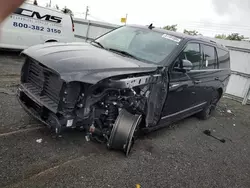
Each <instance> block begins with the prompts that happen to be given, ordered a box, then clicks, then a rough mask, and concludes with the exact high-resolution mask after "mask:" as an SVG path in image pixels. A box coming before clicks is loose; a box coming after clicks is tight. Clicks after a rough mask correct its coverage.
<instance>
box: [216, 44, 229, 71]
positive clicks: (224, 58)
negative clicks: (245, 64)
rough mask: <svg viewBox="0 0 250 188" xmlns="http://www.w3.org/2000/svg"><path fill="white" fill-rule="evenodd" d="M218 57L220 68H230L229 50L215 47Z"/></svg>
mask: <svg viewBox="0 0 250 188" xmlns="http://www.w3.org/2000/svg"><path fill="white" fill-rule="evenodd" d="M217 54H218V59H219V67H220V68H221V69H225V68H230V55H229V52H227V51H225V50H222V49H219V48H218V49H217Z"/></svg>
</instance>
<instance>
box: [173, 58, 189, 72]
mask: <svg viewBox="0 0 250 188" xmlns="http://www.w3.org/2000/svg"><path fill="white" fill-rule="evenodd" d="M192 68H193V64H192V63H191V61H189V60H186V59H182V60H181V62H179V67H175V68H174V70H176V71H178V72H183V73H185V72H188V71H190V70H192Z"/></svg>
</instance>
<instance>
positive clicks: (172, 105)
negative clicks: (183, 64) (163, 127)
mask: <svg viewBox="0 0 250 188" xmlns="http://www.w3.org/2000/svg"><path fill="white" fill-rule="evenodd" d="M182 59H186V60H189V61H190V62H191V63H192V64H193V67H192V70H191V71H187V72H180V71H177V70H175V67H179V64H180V61H181V60H182ZM201 63H202V53H201V47H200V44H198V43H189V44H187V46H186V47H185V49H184V50H183V51H182V52H181V54H180V55H179V57H178V58H177V59H176V61H175V62H174V66H173V69H172V70H171V72H170V84H169V94H168V98H167V101H166V102H165V106H164V109H163V112H162V120H168V119H175V118H178V116H183V114H185V113H186V112H188V111H189V110H192V108H195V106H197V105H199V101H197V98H199V96H197V91H198V90H199V88H197V86H198V84H197V83H198V82H199V80H196V77H197V71H196V70H199V69H200V66H201Z"/></svg>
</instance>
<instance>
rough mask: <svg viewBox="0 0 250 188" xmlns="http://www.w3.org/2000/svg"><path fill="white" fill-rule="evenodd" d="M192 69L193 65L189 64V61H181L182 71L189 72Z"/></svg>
mask: <svg viewBox="0 0 250 188" xmlns="http://www.w3.org/2000/svg"><path fill="white" fill-rule="evenodd" d="M192 68H193V64H192V63H191V61H189V60H186V59H183V60H182V69H183V70H185V71H190V70H192Z"/></svg>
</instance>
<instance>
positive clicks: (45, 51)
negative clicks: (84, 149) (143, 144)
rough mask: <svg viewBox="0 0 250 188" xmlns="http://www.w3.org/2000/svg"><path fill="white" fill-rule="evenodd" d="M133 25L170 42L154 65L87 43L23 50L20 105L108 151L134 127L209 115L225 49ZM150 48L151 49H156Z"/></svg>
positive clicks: (223, 82)
mask: <svg viewBox="0 0 250 188" xmlns="http://www.w3.org/2000/svg"><path fill="white" fill-rule="evenodd" d="M125 27H130V26H125ZM132 27H133V28H138V31H139V32H137V34H139V35H140V33H143V34H144V33H145V36H147V33H150V32H157V34H155V35H154V36H156V37H158V38H156V39H157V40H159V41H160V42H161V40H170V43H169V44H170V45H176V46H175V47H174V48H173V46H172V48H171V49H173V50H172V51H171V52H170V53H169V54H168V55H167V56H166V57H165V58H164V59H163V60H161V62H159V63H150V61H143V60H138V59H139V58H137V57H135V58H134V57H133V55H130V54H129V53H128V52H126V53H123V52H122V51H121V52H120V53H119V51H117V53H116V51H111V50H110V49H108V48H105V47H103V45H99V46H98V45H95V44H89V43H69V44H67V43H51V44H44V45H37V46H33V47H31V48H28V49H26V50H24V51H23V52H22V54H23V55H25V56H26V61H25V63H24V65H23V68H22V74H21V85H20V87H19V89H18V92H17V93H18V100H19V101H20V103H21V104H22V106H23V107H24V109H25V110H26V111H28V112H29V113H30V114H32V116H35V117H36V118H37V119H40V120H41V121H42V122H43V123H45V124H47V125H49V126H51V127H53V128H54V129H55V132H56V133H57V134H59V133H60V132H61V130H62V129H63V128H67V127H68V128H75V127H82V128H84V129H85V130H86V132H87V135H86V136H87V137H89V138H92V139H95V140H97V141H99V142H106V143H107V145H108V147H109V148H115V149H117V147H118V145H119V147H121V148H120V149H121V150H123V151H125V153H126V154H128V153H129V151H130V148H131V145H132V140H133V138H134V134H135V132H137V129H138V130H143V131H152V130H156V129H159V128H160V127H165V126H167V125H168V124H169V123H172V122H175V121H177V120H180V119H183V118H185V117H187V116H190V115H192V114H195V113H203V112H207V110H209V111H208V112H209V113H210V110H212V107H213V106H215V105H216V103H217V102H218V100H219V99H220V98H221V96H222V95H223V93H224V92H225V89H226V86H227V83H228V81H229V77H230V73H231V70H230V57H229V51H228V50H227V49H226V48H225V47H223V46H221V45H219V44H217V43H215V42H213V41H210V40H209V39H205V38H200V37H193V36H188V35H183V34H178V33H175V32H168V31H166V30H161V29H152V28H151V29H149V28H147V27H137V26H132ZM111 33H112V32H111ZM159 33H160V35H159ZM161 34H162V35H161ZM104 36H105V35H104ZM151 37H152V36H151ZM161 37H162V38H161ZM101 38H102V37H101ZM173 41H174V42H173ZM98 42H99V41H97V43H96V44H98ZM163 42H164V43H163V44H165V42H166V41H163ZM168 42H169V41H168ZM150 43H151V42H149V44H147V45H149V46H150ZM152 43H153V42H152ZM137 45H138V43H137ZM140 45H142V44H141V43H139V46H138V47H141V46H140ZM161 45H162V44H161ZM104 46H105V45H104ZM146 47H147V46H146V45H145V49H147V50H148V49H149V48H146ZM151 47H152V46H151ZM156 47H157V46H153V48H150V50H151V51H153V52H154V53H155V54H157V53H158V51H159V50H161V49H158V50H155V48H156ZM163 47H164V45H163ZM142 49H144V48H142ZM136 50H137V49H136ZM151 51H150V52H149V53H151ZM147 57H148V56H147ZM150 60H152V58H151V59H150ZM214 98H215V99H216V100H215V99H214ZM203 115H204V113H203ZM130 116H131V119H128V118H129V117H130ZM127 123H129V124H130V125H128V127H124V126H125V125H126V124H127ZM117 131H118V132H119V131H121V132H119V134H118V133H117ZM116 134H117V135H119V136H117V135H116ZM122 135H123V138H121V140H119V137H120V136H122ZM117 139H118V140H117ZM115 143H119V144H115ZM112 144H113V146H112Z"/></svg>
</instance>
